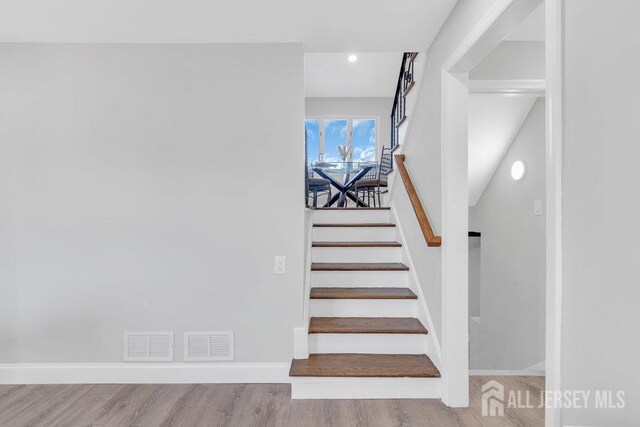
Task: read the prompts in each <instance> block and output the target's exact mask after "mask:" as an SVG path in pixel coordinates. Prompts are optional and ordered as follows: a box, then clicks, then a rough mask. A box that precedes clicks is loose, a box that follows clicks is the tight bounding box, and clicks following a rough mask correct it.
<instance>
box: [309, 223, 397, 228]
mask: <svg viewBox="0 0 640 427" xmlns="http://www.w3.org/2000/svg"><path fill="white" fill-rule="evenodd" d="M313 226H314V227H322V228H327V227H395V226H396V225H395V224H389V223H388V222H354V223H320V224H313Z"/></svg>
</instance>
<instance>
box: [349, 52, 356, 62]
mask: <svg viewBox="0 0 640 427" xmlns="http://www.w3.org/2000/svg"><path fill="white" fill-rule="evenodd" d="M357 60H358V55H355V54H353V53H352V54H351V55H349V62H356V61H357Z"/></svg>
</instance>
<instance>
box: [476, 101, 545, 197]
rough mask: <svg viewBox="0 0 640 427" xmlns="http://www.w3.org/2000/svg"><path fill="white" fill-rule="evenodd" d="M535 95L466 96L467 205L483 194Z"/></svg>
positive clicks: (530, 106) (527, 112)
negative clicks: (467, 132)
mask: <svg viewBox="0 0 640 427" xmlns="http://www.w3.org/2000/svg"><path fill="white" fill-rule="evenodd" d="M536 99H537V98H536V97H533V96H532V97H509V96H496V95H471V96H470V97H469V206H475V205H476V204H477V203H478V200H480V197H482V193H484V190H485V189H486V188H487V185H488V184H489V181H491V178H492V177H493V175H494V174H495V172H496V170H497V169H498V166H499V165H500V162H501V161H502V159H503V158H504V156H505V154H506V153H507V151H509V148H510V147H511V143H512V142H513V140H514V139H515V137H516V136H517V135H518V132H519V131H520V128H521V127H522V125H523V124H524V122H525V120H526V118H527V116H529V112H530V111H531V108H532V107H533V104H534V103H535V102H536Z"/></svg>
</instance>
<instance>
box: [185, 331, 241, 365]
mask: <svg viewBox="0 0 640 427" xmlns="http://www.w3.org/2000/svg"><path fill="white" fill-rule="evenodd" d="M233 347H234V345H233V332H185V333H184V360H185V362H211V361H218V360H233V357H234V356H233V353H234V348H233Z"/></svg>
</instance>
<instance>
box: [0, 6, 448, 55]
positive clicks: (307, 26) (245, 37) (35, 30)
mask: <svg viewBox="0 0 640 427" xmlns="http://www.w3.org/2000/svg"><path fill="white" fill-rule="evenodd" d="M455 2H456V0H403V1H402V2H401V3H399V2H394V1H388V0H350V1H344V0H323V1H311V0H269V1H265V0H2V1H0V42H75V43H251V42H254V43H267V42H270V43H272V42H296V43H304V45H305V50H306V51H315V52H346V51H360V52H400V51H423V50H425V49H426V48H427V47H428V46H429V45H430V44H431V42H432V41H433V39H434V38H435V35H436V34H437V32H438V31H439V30H440V27H441V26H442V24H443V23H444V21H445V19H446V18H447V16H448V15H449V12H450V11H451V9H452V8H453V6H454V4H455Z"/></svg>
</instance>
